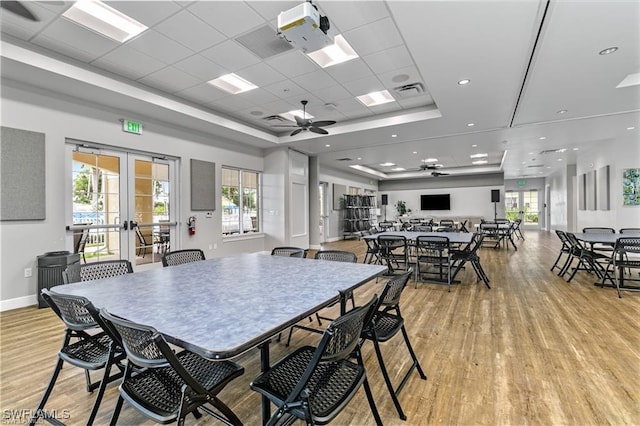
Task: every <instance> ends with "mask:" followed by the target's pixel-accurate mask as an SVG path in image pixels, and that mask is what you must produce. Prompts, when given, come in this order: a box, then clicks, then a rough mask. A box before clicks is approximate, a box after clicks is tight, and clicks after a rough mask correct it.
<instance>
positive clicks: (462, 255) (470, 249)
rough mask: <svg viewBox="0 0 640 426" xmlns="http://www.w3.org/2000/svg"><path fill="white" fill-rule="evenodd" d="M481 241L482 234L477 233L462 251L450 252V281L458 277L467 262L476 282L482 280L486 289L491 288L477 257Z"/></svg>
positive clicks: (482, 238)
mask: <svg viewBox="0 0 640 426" xmlns="http://www.w3.org/2000/svg"><path fill="white" fill-rule="evenodd" d="M483 240H484V234H482V233H480V232H477V233H475V234H474V235H473V238H472V239H471V242H470V243H469V244H467V246H466V247H464V248H463V249H452V250H451V264H452V268H453V273H452V274H451V281H453V280H455V278H456V275H458V273H459V272H460V271H461V270H462V268H464V265H465V264H466V263H467V262H469V263H471V266H472V267H473V270H474V271H475V273H476V276H477V277H478V280H482V281H483V282H484V285H486V286H487V288H488V289H490V288H491V286H490V285H489V281H490V280H489V277H488V276H487V274H486V273H485V272H484V268H483V267H482V264H480V257H479V256H478V249H479V248H480V247H481V246H482V241H483Z"/></svg>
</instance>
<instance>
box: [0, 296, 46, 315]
mask: <svg viewBox="0 0 640 426" xmlns="http://www.w3.org/2000/svg"><path fill="white" fill-rule="evenodd" d="M37 304H38V298H37V297H36V295H35V294H34V295H31V296H23V297H16V298H15V299H7V300H0V312H4V311H10V310H12V309H18V308H26V307H27V306H34V305H37Z"/></svg>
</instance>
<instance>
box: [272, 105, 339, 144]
mask: <svg viewBox="0 0 640 426" xmlns="http://www.w3.org/2000/svg"><path fill="white" fill-rule="evenodd" d="M300 103H301V104H302V118H300V117H298V116H297V115H296V116H294V117H295V119H296V124H295V125H293V124H276V125H274V126H273V127H297V129H296V130H294V131H293V132H291V135H290V136H295V135H297V134H298V133H300V132H304V131H307V130H308V131H310V132H313V133H318V134H320V135H328V134H329V132H327V131H326V130H325V129H323V128H322V127H324V126H331V125H332V124H336V122H335V121H333V120H323V121H315V122H313V121H311V119H310V118H307V103H308V101H300Z"/></svg>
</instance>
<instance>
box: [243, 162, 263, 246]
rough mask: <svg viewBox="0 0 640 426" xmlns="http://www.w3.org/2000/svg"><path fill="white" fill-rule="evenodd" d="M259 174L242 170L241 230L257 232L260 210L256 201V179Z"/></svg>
mask: <svg viewBox="0 0 640 426" xmlns="http://www.w3.org/2000/svg"><path fill="white" fill-rule="evenodd" d="M259 178H260V175H259V174H258V173H255V172H247V171H243V172H242V212H243V215H242V216H243V217H242V231H243V233H245V234H246V233H248V232H259V231H260V229H259V224H260V221H259V217H258V212H259V211H260V209H259V206H258V202H259V198H258V195H259V194H258V179H259Z"/></svg>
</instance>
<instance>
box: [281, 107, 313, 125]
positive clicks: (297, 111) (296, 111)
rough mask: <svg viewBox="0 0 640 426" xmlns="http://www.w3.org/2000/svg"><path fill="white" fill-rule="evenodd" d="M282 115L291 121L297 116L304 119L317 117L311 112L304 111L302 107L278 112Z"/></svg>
mask: <svg viewBox="0 0 640 426" xmlns="http://www.w3.org/2000/svg"><path fill="white" fill-rule="evenodd" d="M278 115H279V116H281V117H284V118H286V119H287V120H289V121H293V122H295V121H296V117H300V118H302V119H305V118H315V117H314V116H313V115H311V114H309V113H308V112H304V111H302V110H301V109H294V110H291V111H288V112H283V113H281V114H278Z"/></svg>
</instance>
